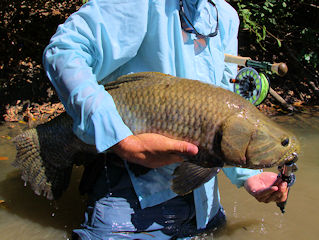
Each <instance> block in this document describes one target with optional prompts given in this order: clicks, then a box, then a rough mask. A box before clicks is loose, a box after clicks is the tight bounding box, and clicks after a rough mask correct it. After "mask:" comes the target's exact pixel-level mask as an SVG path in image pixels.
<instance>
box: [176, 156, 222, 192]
mask: <svg viewBox="0 0 319 240" xmlns="http://www.w3.org/2000/svg"><path fill="white" fill-rule="evenodd" d="M220 169H221V168H219V167H215V168H204V167H201V166H199V165H197V164H195V163H191V162H183V163H182V164H181V165H180V166H179V167H177V168H176V169H175V171H174V174H173V176H174V178H173V180H172V185H171V188H172V190H173V191H174V192H175V193H176V194H178V195H181V196H183V195H186V194H188V193H190V192H191V191H193V190H194V189H196V188H198V187H200V186H201V185H202V184H204V183H206V182H208V181H209V180H210V179H211V178H212V177H214V176H216V175H217V173H218V172H219V170H220Z"/></svg>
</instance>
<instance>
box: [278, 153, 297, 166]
mask: <svg viewBox="0 0 319 240" xmlns="http://www.w3.org/2000/svg"><path fill="white" fill-rule="evenodd" d="M297 161H298V153H296V152H293V153H292V154H290V155H289V156H288V157H287V158H286V159H285V160H284V161H283V163H282V164H279V167H283V166H284V165H291V164H295V163H296V162H297Z"/></svg>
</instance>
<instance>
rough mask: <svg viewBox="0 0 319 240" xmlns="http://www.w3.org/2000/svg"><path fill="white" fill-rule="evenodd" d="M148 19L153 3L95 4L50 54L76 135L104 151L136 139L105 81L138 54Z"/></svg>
mask: <svg viewBox="0 0 319 240" xmlns="http://www.w3.org/2000/svg"><path fill="white" fill-rule="evenodd" d="M147 18H148V1H147V0H96V1H90V2H88V3H87V4H85V5H84V6H82V7H81V8H80V9H79V10H78V11H77V12H75V13H74V14H72V15H71V16H70V17H69V18H68V19H67V20H66V22H65V23H64V24H61V25H60V26H59V27H58V29H57V31H56V34H55V35H54V36H53V37H52V38H51V40H50V43H49V45H48V46H47V47H46V49H45V51H44V54H43V64H44V68H45V71H46V73H47V76H48V77H49V79H50V81H51V82H52V84H53V86H54V87H55V89H56V91H57V93H58V95H59V97H60V100H61V101H62V103H63V104H64V106H65V108H66V111H67V112H68V114H69V115H70V116H71V117H72V118H73V121H74V123H73V130H74V133H75V134H76V135H77V136H78V137H79V138H80V139H81V140H83V141H84V142H86V143H88V144H95V145H96V148H97V150H98V151H99V152H102V151H104V150H106V149H108V148H109V147H111V146H113V145H114V144H116V143H117V142H119V141H121V140H122V139H124V138H125V137H127V136H129V135H131V134H132V132H131V131H130V129H129V128H128V127H127V126H126V125H125V124H124V123H123V121H122V119H121V117H120V115H119V114H118V112H117V110H116V106H115V103H114V101H113V99H112V97H111V95H110V94H108V93H107V92H106V91H105V90H104V87H103V86H101V85H99V82H100V81H102V80H103V79H104V78H106V77H107V76H108V75H110V74H112V72H114V71H115V70H117V69H118V68H120V67H121V66H122V65H124V64H125V63H126V62H128V61H129V60H130V59H132V58H133V57H134V56H135V55H136V54H137V52H138V49H139V47H140V45H141V43H142V41H143V39H144V36H145V33H146V29H147Z"/></svg>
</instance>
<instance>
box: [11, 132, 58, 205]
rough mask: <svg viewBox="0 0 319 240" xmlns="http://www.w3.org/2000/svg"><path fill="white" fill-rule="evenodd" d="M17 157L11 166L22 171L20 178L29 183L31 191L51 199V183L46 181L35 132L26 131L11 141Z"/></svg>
mask: <svg viewBox="0 0 319 240" xmlns="http://www.w3.org/2000/svg"><path fill="white" fill-rule="evenodd" d="M13 142H14V144H15V146H16V150H17V155H16V159H15V160H14V162H13V163H12V165H13V166H15V167H17V168H19V169H21V170H22V172H21V178H22V179H23V181H24V182H25V183H29V184H30V185H31V188H32V189H33V191H34V192H35V193H36V194H38V195H41V194H42V193H43V195H44V196H46V197H47V198H48V199H50V200H52V199H53V194H52V190H51V187H52V185H51V183H50V182H49V181H48V179H47V177H46V175H45V172H46V169H45V166H44V164H43V159H42V157H41V154H40V144H39V140H38V134H37V130H36V129H35V128H33V129H30V130H27V131H25V132H23V133H21V134H20V135H18V136H16V137H15V138H14V139H13Z"/></svg>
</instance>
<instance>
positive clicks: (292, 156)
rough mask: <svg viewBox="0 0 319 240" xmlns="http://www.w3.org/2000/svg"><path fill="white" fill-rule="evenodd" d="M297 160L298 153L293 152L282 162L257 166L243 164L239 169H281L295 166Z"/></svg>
mask: <svg viewBox="0 0 319 240" xmlns="http://www.w3.org/2000/svg"><path fill="white" fill-rule="evenodd" d="M297 160H298V153H297V152H293V153H291V154H289V155H288V156H287V157H285V158H284V159H283V160H281V161H280V162H279V163H278V162H273V163H269V164H259V165H255V166H250V165H249V163H248V162H246V164H243V165H241V166H240V167H244V168H251V169H261V168H272V167H275V166H278V167H283V166H284V165H290V164H295V162H297Z"/></svg>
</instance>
